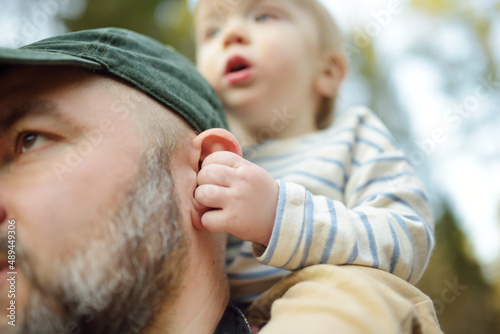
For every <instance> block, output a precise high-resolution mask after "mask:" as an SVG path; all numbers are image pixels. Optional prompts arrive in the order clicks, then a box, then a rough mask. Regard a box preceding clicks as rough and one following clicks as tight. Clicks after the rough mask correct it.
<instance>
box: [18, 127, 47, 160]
mask: <svg viewBox="0 0 500 334" xmlns="http://www.w3.org/2000/svg"><path fill="white" fill-rule="evenodd" d="M48 140H49V138H47V136H44V135H42V134H39V133H37V132H22V133H20V134H19V135H18V136H17V138H16V143H15V147H14V156H15V157H19V156H20V155H21V154H24V153H26V152H28V151H29V150H32V149H34V148H37V147H38V146H40V145H42V144H44V143H45V142H47V141H48Z"/></svg>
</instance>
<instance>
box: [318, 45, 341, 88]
mask: <svg viewBox="0 0 500 334" xmlns="http://www.w3.org/2000/svg"><path fill="white" fill-rule="evenodd" d="M346 72H347V61H346V59H345V57H344V56H342V55H341V54H339V53H338V52H334V51H327V52H325V53H324V54H323V59H322V62H321V68H320V69H319V74H318V77H317V78H316V82H315V85H316V87H315V88H316V92H318V94H319V95H321V96H325V97H331V96H335V95H336V94H337V91H338V89H339V87H340V84H341V83H342V80H344V77H345V75H346Z"/></svg>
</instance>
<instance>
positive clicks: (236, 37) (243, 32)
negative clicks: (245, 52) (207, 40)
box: [223, 22, 250, 48]
mask: <svg viewBox="0 0 500 334" xmlns="http://www.w3.org/2000/svg"><path fill="white" fill-rule="evenodd" d="M249 42H250V37H249V36H248V32H247V29H246V28H245V26H244V25H243V24H242V23H240V22H232V23H230V24H229V26H228V27H227V29H226V31H225V33H224V40H223V43H224V47H225V48H227V47H228V46H230V45H233V44H243V45H244V44H248V43H249Z"/></svg>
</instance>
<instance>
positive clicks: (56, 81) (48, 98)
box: [0, 66, 139, 131]
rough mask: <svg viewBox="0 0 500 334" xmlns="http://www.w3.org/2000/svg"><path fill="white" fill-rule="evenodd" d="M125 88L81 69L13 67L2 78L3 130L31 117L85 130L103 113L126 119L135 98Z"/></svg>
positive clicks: (0, 116) (0, 123) (0, 106)
mask: <svg viewBox="0 0 500 334" xmlns="http://www.w3.org/2000/svg"><path fill="white" fill-rule="evenodd" d="M122 85H123V84H120V83H119V82H118V81H115V80H114V79H110V78H107V77H103V76H101V75H98V74H93V73H92V72H89V71H86V70H81V69H74V68H65V67H49V66H47V67H44V66H37V67H35V66H19V67H17V66H16V67H12V68H10V69H9V70H8V71H7V72H5V73H4V74H3V75H1V76H0V129H1V130H2V131H6V130H8V128H10V127H12V126H13V125H15V124H16V123H17V122H19V121H21V120H23V119H25V118H28V117H46V118H51V119H60V120H61V121H65V122H67V123H68V124H70V125H71V126H72V127H73V128H74V129H81V128H83V127H84V125H85V123H86V122H85V121H87V120H90V119H92V118H99V117H100V116H102V115H101V113H107V114H110V115H108V117H109V116H113V118H114V117H122V118H123V117H124V116H126V115H125V112H123V105H124V104H125V103H124V101H126V100H125V99H126V98H129V97H130V96H131V95H130V94H125V93H124V89H125V88H124V87H121V86H122ZM123 86H124V85H123ZM131 90H132V89H131ZM138 94H139V93H138ZM104 103H106V106H107V107H104V105H103V104H104ZM101 105H103V107H102V108H101V109H99V107H100V106H101ZM113 106H114V107H115V109H116V110H113V108H112V107H113ZM110 107H111V108H110ZM119 108H122V109H120V111H121V114H118V111H117V110H118V109H119ZM110 111H111V113H110ZM113 111H116V112H115V114H116V115H112V113H113Z"/></svg>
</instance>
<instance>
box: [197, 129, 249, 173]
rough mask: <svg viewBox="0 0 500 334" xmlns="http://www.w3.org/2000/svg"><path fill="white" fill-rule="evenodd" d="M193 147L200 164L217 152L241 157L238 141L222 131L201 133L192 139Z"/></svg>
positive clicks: (225, 131) (215, 130)
mask: <svg viewBox="0 0 500 334" xmlns="http://www.w3.org/2000/svg"><path fill="white" fill-rule="evenodd" d="M193 145H194V147H195V148H196V149H198V150H199V152H200V164H201V163H202V162H203V160H205V158H206V157H207V156H209V155H210V154H212V153H214V152H218V151H229V152H233V153H235V154H237V155H239V156H240V157H241V156H242V152H241V146H240V144H239V143H238V140H237V139H236V137H235V136H234V135H233V134H232V133H231V132H229V131H227V130H224V129H218V128H216V129H210V130H206V131H203V132H202V133H200V134H199V135H198V136H196V137H195V138H194V139H193Z"/></svg>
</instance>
